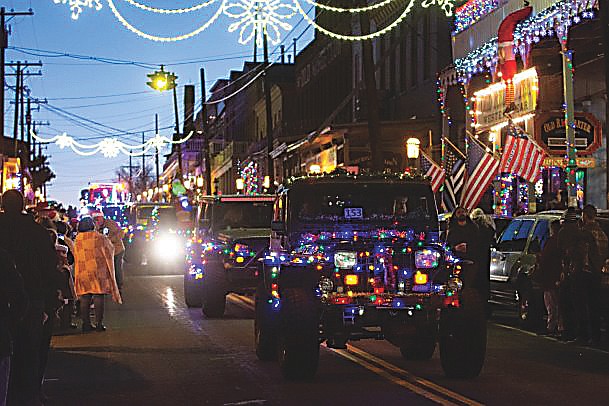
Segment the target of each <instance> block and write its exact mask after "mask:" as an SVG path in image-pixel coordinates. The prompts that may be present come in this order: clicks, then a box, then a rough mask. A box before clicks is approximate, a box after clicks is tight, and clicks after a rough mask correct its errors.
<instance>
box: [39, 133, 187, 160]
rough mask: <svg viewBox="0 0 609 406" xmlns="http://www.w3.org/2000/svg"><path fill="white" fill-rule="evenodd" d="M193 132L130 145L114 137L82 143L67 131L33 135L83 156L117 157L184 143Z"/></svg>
mask: <svg viewBox="0 0 609 406" xmlns="http://www.w3.org/2000/svg"><path fill="white" fill-rule="evenodd" d="M193 134H194V132H193V131H191V132H190V134H188V135H187V136H186V137H184V138H182V139H180V140H177V141H173V140H171V139H169V138H167V137H164V136H162V135H160V134H156V135H155V136H154V137H152V138H150V139H149V140H148V141H146V142H144V143H142V144H136V145H130V144H126V143H124V142H122V141H119V140H118V139H117V138H112V137H108V138H104V139H103V140H101V141H99V142H98V143H96V144H82V143H80V142H78V141H76V140H75V139H74V138H73V137H71V136H69V135H68V134H66V133H65V132H64V133H63V134H58V135H56V136H54V137H51V138H43V137H40V136H38V135H37V134H36V133H35V132H33V131H32V132H31V135H32V137H33V138H34V139H35V140H36V141H38V142H40V143H44V144H50V143H55V144H56V145H57V146H58V147H59V148H61V149H64V148H71V149H72V151H74V152H75V153H77V154H78V155H82V156H92V155H95V154H97V153H101V154H102V155H103V156H105V157H106V158H115V157H117V156H118V155H119V154H120V153H121V152H122V153H123V154H125V155H129V156H142V155H144V154H146V153H148V151H150V150H151V149H153V148H155V149H156V148H158V149H159V150H160V149H162V148H164V147H165V146H166V145H171V144H182V143H184V142H186V141H188V140H189V139H190V138H191V137H192V135H193ZM134 151H135V152H134Z"/></svg>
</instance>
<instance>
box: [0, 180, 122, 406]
mask: <svg viewBox="0 0 609 406" xmlns="http://www.w3.org/2000/svg"><path fill="white" fill-rule="evenodd" d="M1 207H2V211H1V212H0V406H5V405H9V406H14V405H15V406H30V405H42V404H44V402H45V400H46V396H45V394H44V391H43V383H44V377H45V370H46V366H47V358H48V354H49V349H50V345H51V337H52V335H53V331H54V330H55V329H75V328H78V325H77V324H76V323H75V318H76V317H77V316H78V315H80V319H81V321H82V324H81V329H82V332H83V333H86V332H89V331H97V332H103V331H105V330H106V327H105V325H104V324H103V317H104V302H105V297H106V296H107V295H110V296H111V297H112V299H113V300H114V301H116V302H117V303H122V298H121V293H120V289H121V288H122V252H123V251H124V245H123V243H122V230H121V229H120V227H119V226H118V225H117V224H116V223H114V222H113V221H112V220H110V219H106V218H104V216H103V213H94V218H92V217H83V218H81V219H80V221H75V219H70V218H69V217H68V216H66V212H65V211H61V212H54V211H51V212H49V211H44V212H39V213H36V212H35V211H30V212H26V210H25V209H26V208H25V204H24V198H23V195H22V194H21V193H20V192H19V191H17V190H9V191H7V192H5V193H4V194H3V195H2V201H1ZM70 220H72V223H71V224H70V222H69V221H70ZM73 226H74V228H73ZM92 304H93V305H92ZM92 307H93V309H91V308H92ZM91 310H93V313H94V318H93V320H94V323H92V322H91Z"/></svg>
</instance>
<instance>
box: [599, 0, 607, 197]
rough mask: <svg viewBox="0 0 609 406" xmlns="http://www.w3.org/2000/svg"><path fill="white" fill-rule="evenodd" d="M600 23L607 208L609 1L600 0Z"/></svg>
mask: <svg viewBox="0 0 609 406" xmlns="http://www.w3.org/2000/svg"><path fill="white" fill-rule="evenodd" d="M599 5H600V7H601V10H600V11H601V25H602V26H603V51H604V52H603V54H604V55H605V56H604V58H603V59H604V60H605V157H606V172H607V183H606V185H607V187H606V190H605V191H606V192H607V201H608V202H607V207H608V208H609V2H607V1H601V2H600V3H599Z"/></svg>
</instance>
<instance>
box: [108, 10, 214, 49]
mask: <svg viewBox="0 0 609 406" xmlns="http://www.w3.org/2000/svg"><path fill="white" fill-rule="evenodd" d="M224 4H225V1H223V2H222V5H221V6H220V8H218V11H216V13H215V14H214V15H212V16H211V18H210V19H209V20H207V22H206V23H205V24H203V25H202V26H200V27H199V28H197V29H195V30H194V31H191V32H189V33H186V34H182V35H178V36H173V37H160V36H157V35H151V34H147V33H145V32H143V31H141V30H139V29H137V28H135V27H134V26H133V25H131V24H130V23H129V22H128V21H127V20H126V19H125V18H124V17H123V16H122V14H121V13H119V12H118V10H117V9H116V6H115V5H114V2H113V0H108V6H109V7H110V10H112V14H114V17H116V19H117V20H118V21H119V22H120V23H121V24H122V25H123V26H124V27H125V28H127V29H128V30H129V31H131V32H133V33H134V34H136V35H138V36H140V37H142V38H145V39H148V40H151V41H156V42H176V41H183V40H185V39H188V38H192V37H194V36H196V35H198V34H200V33H201V32H203V31H205V30H206V29H207V28H209V26H210V25H212V24H213V23H214V22H215V21H216V20H217V19H218V17H220V15H221V14H222V12H223V11H224Z"/></svg>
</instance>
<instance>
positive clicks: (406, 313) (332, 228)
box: [254, 173, 486, 379]
mask: <svg viewBox="0 0 609 406" xmlns="http://www.w3.org/2000/svg"><path fill="white" fill-rule="evenodd" d="M271 229H272V234H271V241H270V251H269V253H268V254H267V255H266V256H265V258H264V259H263V261H261V268H262V271H261V273H260V280H259V284H258V288H257V293H256V300H255V304H256V314H255V323H254V324H255V325H254V331H255V348H256V354H257V356H258V358H259V359H260V360H275V359H277V360H278V362H279V366H280V369H281V372H282V374H283V376H284V377H286V378H288V379H306V378H311V377H312V376H314V374H315V373H316V370H317V366H318V359H319V348H320V344H321V343H323V342H325V343H326V345H327V346H328V347H330V348H343V349H344V348H346V345H347V342H348V341H356V340H360V339H367V338H372V339H386V340H388V341H389V342H390V343H392V344H394V345H396V346H397V347H399V348H400V351H401V353H402V355H403V356H404V357H405V358H407V359H429V358H431V357H432V355H433V353H434V351H435V348H436V343H439V348H440V358H441V364H442V367H443V369H444V372H445V374H446V375H447V376H451V377H461V378H465V377H467V378H469V377H475V376H477V375H478V374H479V373H480V371H481V368H482V365H483V363H484V358H485V352H486V320H485V312H484V303H483V299H482V297H481V296H480V295H479V294H478V292H477V291H476V290H474V289H472V288H470V287H468V281H469V280H471V279H472V278H473V275H472V273H473V272H475V268H474V267H473V264H471V263H463V262H460V261H459V260H458V259H456V258H455V257H454V256H453V255H451V252H450V250H448V249H447V248H446V247H445V246H444V245H443V244H442V243H441V242H440V241H439V228H438V216H437V211H436V205H435V198H434V194H433V193H432V191H431V187H430V184H429V182H428V181H427V180H426V179H423V178H422V177H420V176H418V175H416V176H415V175H378V176H374V175H357V176H355V175H350V174H347V173H333V174H326V175H319V176H306V177H300V178H293V179H291V180H290V181H289V182H287V183H286V184H285V185H284V186H282V187H281V188H280V189H279V191H278V194H277V197H276V200H275V206H274V217H273V222H272V225H271Z"/></svg>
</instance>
